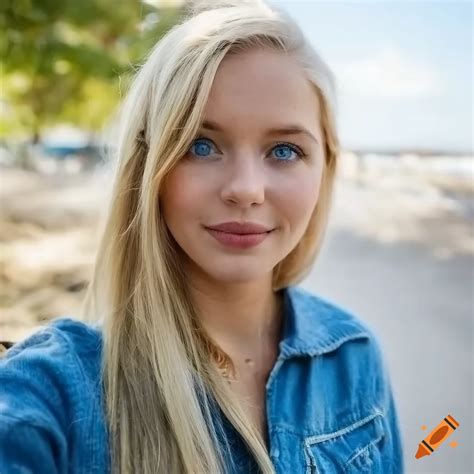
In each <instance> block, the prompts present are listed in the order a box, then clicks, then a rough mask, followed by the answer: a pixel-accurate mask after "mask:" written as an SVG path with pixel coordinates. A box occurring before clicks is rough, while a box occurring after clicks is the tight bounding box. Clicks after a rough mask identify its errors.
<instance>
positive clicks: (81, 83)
mask: <svg viewBox="0 0 474 474" xmlns="http://www.w3.org/2000/svg"><path fill="white" fill-rule="evenodd" d="M161 3H163V2H161ZM173 3H175V2H166V4H165V5H164V6H163V5H162V6H161V7H160V6H159V4H158V3H157V2H155V5H154V4H152V3H151V2H141V1H138V0H120V1H116V0H81V1H80V2H78V1H77V0H61V1H57V0H5V1H4V2H2V4H1V6H0V26H1V29H0V40H1V42H0V44H1V55H2V58H3V67H2V95H3V97H2V102H3V104H4V106H3V111H4V112H3V117H0V122H1V127H0V133H1V134H3V135H6V134H8V133H10V132H12V131H14V130H15V129H16V130H18V129H21V130H29V131H30V135H31V137H32V140H33V142H37V141H38V140H39V138H40V133H41V129H42V128H43V127H44V126H45V125H49V124H53V123H57V122H59V121H61V120H64V119H67V120H68V121H70V122H72V123H75V124H78V125H82V126H84V127H87V128H91V129H97V128H100V126H101V125H102V124H103V122H104V121H105V120H106V118H107V117H108V116H109V114H110V112H111V111H112V110H113V108H114V107H115V105H116V103H117V101H118V100H119V98H120V97H119V93H120V91H119V81H122V82H124V81H125V82H126V80H127V77H128V76H129V75H130V73H132V72H133V70H134V66H135V65H136V64H137V63H139V62H140V61H141V59H142V58H143V56H144V54H145V52H146V51H147V50H148V49H149V48H150V47H151V46H152V44H153V43H154V42H155V41H157V40H158V39H159V38H160V37H161V36H162V35H163V34H164V33H166V31H167V30H168V29H169V28H170V27H172V26H173V25H174V24H175V23H176V21H178V20H179V18H180V15H181V13H182V9H181V8H180V5H179V4H180V3H182V2H177V4H175V5H173Z"/></svg>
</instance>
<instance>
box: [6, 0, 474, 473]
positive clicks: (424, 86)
mask: <svg viewBox="0 0 474 474" xmlns="http://www.w3.org/2000/svg"><path fill="white" fill-rule="evenodd" d="M270 3H272V4H275V5H278V6H281V7H283V8H285V9H286V10H287V12H288V13H289V14H290V15H291V16H293V17H294V18H295V19H296V20H297V21H298V23H299V24H300V25H301V27H302V28H303V30H304V31H305V33H306V35H307V36H308V38H309V39H310V40H311V41H312V43H313V44H314V46H315V47H316V49H317V50H318V51H319V53H320V54H321V56H322V57H323V59H325V61H326V62H327V63H328V64H329V66H330V67H331V68H332V69H333V71H334V73H335V74H336V78H337V83H338V84H337V85H338V102H339V103H338V126H339V134H340V140H341V144H342V148H343V151H342V154H341V157H340V168H339V179H338V182H337V186H336V200H335V208H334V212H333V216H332V220H331V224H330V229H329V232H328V234H327V237H326V241H325V245H324V247H323V251H322V254H321V256H320V257H319V259H318V261H317V262H316V265H315V267H314V270H313V272H312V273H311V275H309V276H308V278H307V279H306V280H305V282H304V283H303V284H302V285H301V286H303V287H306V288H308V289H310V290H311V291H313V292H315V293H316V294H319V295H320V296H322V297H325V298H326V299H329V300H332V301H333V302H335V303H336V304H338V305H340V306H343V307H345V308H347V309H349V310H351V311H352V312H355V313H356V314H357V315H358V316H359V317H360V318H361V319H363V320H364V321H365V322H366V323H368V324H369V325H370V326H371V327H372V328H373V329H374V331H375V332H376V333H377V334H378V336H379V338H380V341H381V343H382V346H383V348H384V354H385V358H386V363H387V367H388V370H389V372H390V377H391V380H392V385H393V390H394V394H395V398H396V401H397V405H398V409H399V417H400V425H401V430H402V434H403V443H404V448H405V456H406V467H407V472H410V473H435V472H436V473H472V472H473V471H474V464H473V457H472V446H473V445H474V443H473V350H472V348H473V307H474V304H473V303H474V301H473V295H474V265H473V263H474V262H473V254H474V222H473V217H474V201H473V195H474V161H473V118H472V107H473V82H472V81H473V77H472V75H473V66H472V65H473V54H472V46H473V29H472V28H473V26H472V25H473V4H472V3H471V2H470V1H446V2H443V1H365V2H361V1H345V2H341V1H327V2H321V1H307V2H296V1H295V2H293V1H271V2H270ZM184 6H185V2H184V1H164V0H161V1H158V0H143V1H139V0H120V1H113V0H82V1H81V2H77V1H73V0H62V1H60V2H59V1H56V0H6V1H4V2H2V4H1V6H0V12H1V13H0V18H1V22H2V25H1V26H2V28H1V30H0V37H1V39H2V41H1V48H2V52H1V56H2V75H1V91H0V199H1V202H0V204H1V207H0V249H1V252H0V263H1V266H0V282H1V288H0V340H9V341H17V340H20V339H22V338H24V337H26V336H28V335H29V334H31V333H32V332H33V331H35V330H36V329H38V327H39V326H41V325H42V324H45V323H46V322H47V321H48V320H50V319H51V318H54V317H58V316H71V317H77V315H78V311H79V307H80V302H81V299H82V296H83V294H84V290H85V287H86V286H87V282H88V280H89V278H90V275H91V269H92V264H93V261H94V256H95V251H96V245H97V240H98V232H99V227H100V222H101V216H102V215H103V211H104V209H103V203H104V202H105V201H106V196H107V192H108V185H109V184H110V181H111V172H110V166H109V165H110V162H109V161H108V160H107V158H106V154H105V153H104V146H103V144H104V132H105V131H106V130H107V127H108V124H109V123H110V120H111V118H112V117H113V114H114V112H115V110H116V107H117V105H118V104H119V102H120V100H121V98H122V97H123V95H124V94H125V92H126V90H127V85H128V84H129V81H130V78H131V77H132V76H133V73H134V70H135V69H136V67H137V66H138V65H139V64H141V62H143V60H144V57H145V55H146V53H147V52H148V51H149V49H150V48H151V47H152V46H153V45H154V44H155V42H156V41H157V40H159V38H160V37H161V36H162V35H163V34H164V33H165V32H166V31H167V30H168V29H169V28H170V27H171V26H173V25H174V24H175V23H176V22H178V21H179V20H180V18H181V15H182V12H183V7H184ZM448 414H451V415H452V416H453V417H454V418H455V419H456V420H457V421H458V422H459V423H460V427H459V428H458V429H457V430H456V432H455V433H454V434H453V435H452V436H451V437H450V439H449V441H447V442H446V443H444V444H443V445H442V446H441V447H440V448H439V449H438V450H437V451H436V452H435V453H434V454H433V455H431V456H429V457H424V458H421V459H418V460H417V459H415V452H416V449H417V446H418V443H419V442H421V440H422V439H423V438H425V436H427V434H428V433H429V432H430V431H431V430H432V429H433V428H434V427H435V426H436V425H437V424H438V423H439V422H440V421H441V420H442V419H443V418H444V417H445V416H447V415H448ZM423 425H425V426H426V428H425V429H422V426H423ZM451 441H456V443H453V445H452V446H451V445H450V443H451ZM456 444H457V445H456Z"/></svg>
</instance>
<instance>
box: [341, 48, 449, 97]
mask: <svg viewBox="0 0 474 474" xmlns="http://www.w3.org/2000/svg"><path fill="white" fill-rule="evenodd" d="M332 67H333V70H334V72H335V74H336V77H337V79H338V82H339V87H340V89H341V91H342V92H349V93H357V94H358V95H367V96H370V97H372V98H373V97H374V96H378V97H382V98H388V99H405V98H408V99H413V98H423V97H432V96H435V95H438V94H439V93H440V92H441V91H442V90H443V86H442V81H441V78H440V76H439V74H438V73H437V71H435V70H434V69H433V68H431V67H430V66H428V65H426V64H422V63H420V62H419V61H416V60H414V59H412V58H410V57H409V55H408V54H407V53H406V52H405V51H402V50H401V49H400V48H396V47H387V48H384V49H381V50H379V51H377V52H376V53H375V54H374V55H373V56H372V57H367V58H362V59H356V60H352V61H338V62H335V63H334V64H332Z"/></svg>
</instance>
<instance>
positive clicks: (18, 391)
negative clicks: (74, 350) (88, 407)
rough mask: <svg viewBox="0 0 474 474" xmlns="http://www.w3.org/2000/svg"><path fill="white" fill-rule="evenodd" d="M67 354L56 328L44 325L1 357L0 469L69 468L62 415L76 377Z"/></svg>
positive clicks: (52, 472)
mask: <svg viewBox="0 0 474 474" xmlns="http://www.w3.org/2000/svg"><path fill="white" fill-rule="evenodd" d="M71 357H73V356H72V355H71V351H70V350H69V347H68V344H67V341H66V340H65V339H64V338H63V336H61V334H60V333H59V331H57V330H55V329H53V328H45V329H42V330H40V331H38V332H37V333H35V334H34V335H33V336H31V337H29V338H28V339H26V340H24V341H22V342H20V343H17V344H15V345H14V346H13V347H11V348H10V349H9V350H8V351H7V352H6V353H5V354H4V355H3V357H1V358H0V472H1V473H2V474H10V473H12V474H13V473H20V472H24V473H35V474H43V473H44V474H46V473H48V474H55V473H63V472H64V473H66V472H67V471H68V465H67V452H68V443H67V436H66V433H67V421H66V420H67V410H68V405H69V403H70V401H71V397H72V396H75V395H74V392H73V391H72V389H71V387H74V385H75V384H74V381H75V378H76V377H77V375H76V374H75V373H74V369H73V366H74V364H73V361H72V360H71ZM74 390H77V389H75V388H74Z"/></svg>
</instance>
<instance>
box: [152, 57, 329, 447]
mask: <svg viewBox="0 0 474 474" xmlns="http://www.w3.org/2000/svg"><path fill="white" fill-rule="evenodd" d="M319 117H320V113H319V103H318V98H317V95H316V93H315V91H314V89H313V88H312V86H311V84H310V83H309V81H308V80H307V79H306V78H305V76H304V74H303V73H302V71H301V69H300V68H299V66H298V65H297V63H296V62H295V60H294V59H293V58H292V57H291V56H288V55H286V54H284V53H281V52H275V51H272V50H268V49H255V50H252V51H247V52H240V53H239V54H238V55H235V56H233V57H227V58H224V60H223V61H222V63H221V64H220V66H219V68H218V70H217V74H216V77H215V80H214V82H213V85H212V88H211V93H210V96H209V100H208V102H207V104H206V108H205V113H204V120H203V123H204V122H206V121H212V122H214V123H215V124H218V126H219V128H220V129H221V130H220V131H215V130H208V129H205V128H202V129H201V133H200V135H198V136H197V137H196V139H195V140H194V141H193V144H192V145H191V147H190V149H189V151H188V153H187V154H186V155H185V157H183V159H182V160H181V161H180V162H179V163H178V165H177V166H176V167H175V168H174V169H173V171H172V172H171V173H170V174H169V175H168V176H167V178H166V181H165V185H164V188H163V189H162V194H161V196H160V200H161V201H160V203H161V207H162V211H163V213H164V217H165V221H166V223H167V226H168V228H169V230H170V232H171V234H172V235H173V237H174V239H175V240H176V242H177V243H178V244H179V246H180V247H181V248H182V249H183V251H184V254H185V256H186V261H185V262H184V265H185V268H186V273H187V275H189V286H190V291H191V296H192V299H193V301H194V303H195V307H196V309H197V312H198V314H199V317H200V318H201V322H202V324H203V326H204V328H205V329H206V331H207V332H208V333H209V335H210V336H211V337H212V338H213V339H214V340H215V341H216V342H217V343H218V344H219V346H220V347H221V348H222V349H223V350H224V351H225V352H226V353H227V354H228V355H229V356H230V357H231V358H232V361H233V363H234V366H235V368H236V376H237V380H236V381H235V382H234V381H232V383H231V387H232V388H233V389H234V390H235V391H236V393H238V394H239V395H241V396H242V398H243V399H245V400H247V402H248V405H249V413H250V416H251V418H252V419H253V420H254V422H255V424H256V426H257V427H258V429H259V430H260V433H261V434H262V438H263V439H264V440H265V442H267V439H268V436H267V423H266V411H265V405H266V402H265V398H266V389H265V384H266V382H267V380H268V376H269V374H270V372H271V370H272V368H273V366H274V364H275V361H276V359H277V357H278V350H279V349H278V344H279V342H280V340H281V336H282V329H283V316H282V314H281V311H280V309H281V304H282V300H281V294H280V293H277V292H274V291H273V289H272V270H273V268H274V267H275V266H276V265H277V264H278V263H279V262H280V261H281V260H283V259H284V258H285V257H286V256H287V255H288V254H289V253H290V252H291V250H292V249H293V248H294V247H295V246H296V245H297V244H298V242H299V241H300V239H301V237H302V236H303V234H304V232H305V230H306V227H307V225H308V222H309V219H310V217H311V214H312V212H313V210H314V208H315V206H316V204H317V200H318V197H319V190H320V186H321V179H322V173H323V167H324V148H323V135H322V130H321V125H320V119H319ZM288 126H299V127H301V128H304V129H305V130H307V132H308V134H306V133H298V134H289V133H287V132H285V133H278V134H275V135H269V134H267V131H268V130H269V129H272V128H288ZM198 137H203V138H200V139H199V140H198V139H197V138H198ZM281 142H284V143H285V144H284V145H281V144H280V145H278V143H281ZM286 144H288V145H291V146H296V147H298V148H299V149H301V151H303V153H304V154H305V155H306V156H305V157H302V158H301V159H298V154H297V152H295V151H293V150H292V149H291V148H289V147H288V145H286ZM227 221H252V222H256V223H259V224H264V225H266V226H267V227H268V228H270V229H275V230H274V231H273V232H272V233H270V234H269V235H268V236H267V238H266V239H265V240H264V241H263V242H262V243H260V244H258V245H256V246H254V247H250V248H248V249H245V250H243V249H235V248H230V247H227V246H225V245H223V244H222V243H220V242H218V241H217V240H216V239H215V238H214V237H213V236H212V235H211V234H210V233H209V232H208V231H207V230H206V229H205V228H204V227H205V226H209V225H214V224H219V223H222V222H227Z"/></svg>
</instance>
